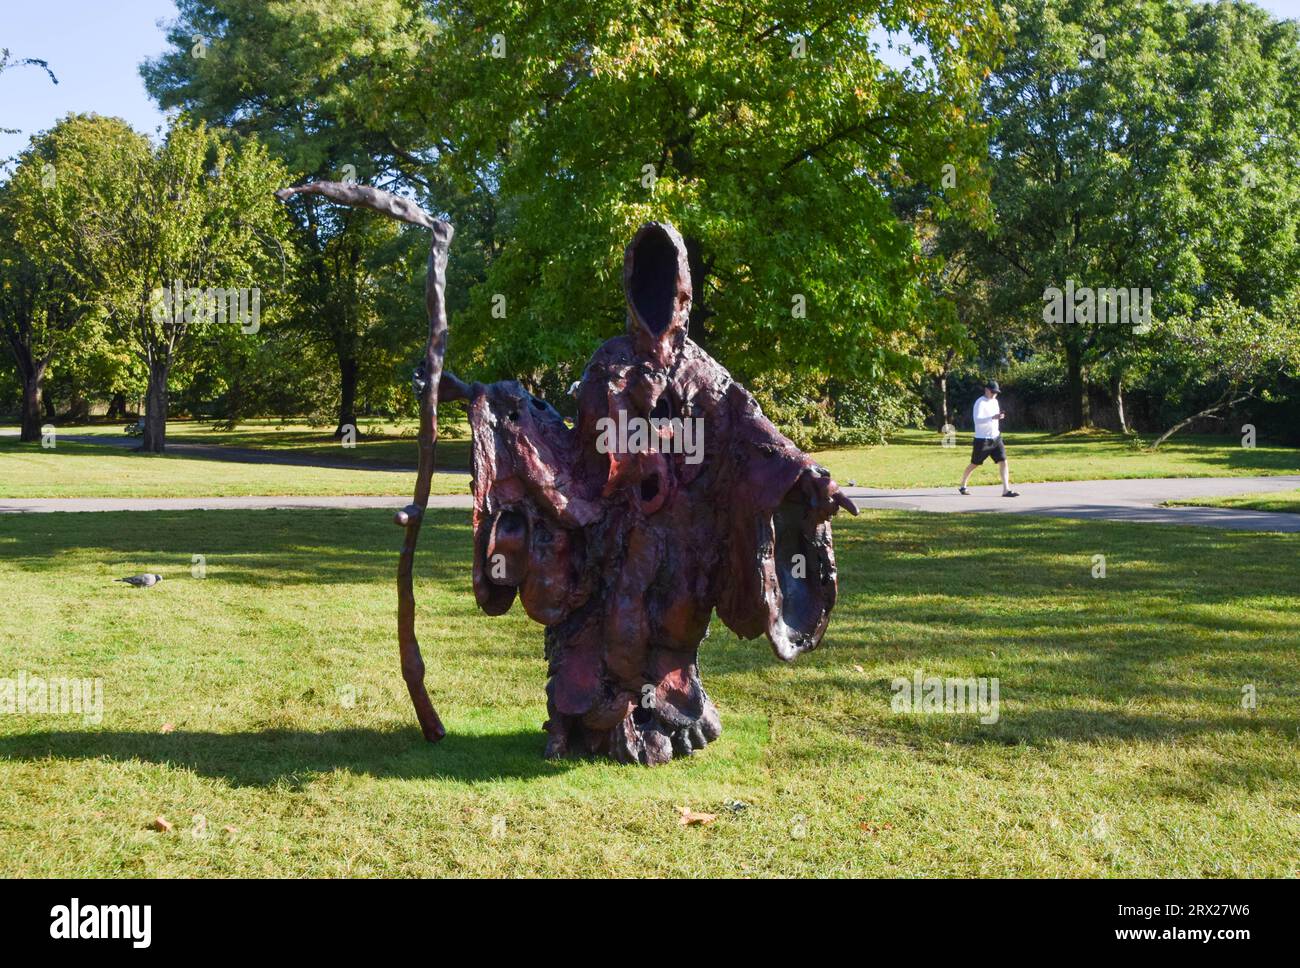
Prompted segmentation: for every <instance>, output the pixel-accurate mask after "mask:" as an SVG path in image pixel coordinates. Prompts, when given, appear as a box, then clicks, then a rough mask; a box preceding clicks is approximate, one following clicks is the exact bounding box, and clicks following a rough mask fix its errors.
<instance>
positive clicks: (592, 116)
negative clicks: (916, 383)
mask: <svg viewBox="0 0 1300 968" xmlns="http://www.w3.org/2000/svg"><path fill="white" fill-rule="evenodd" d="M994 8H995V5H994V4H993V3H991V2H985V0H958V2H940V0H935V2H929V0H921V2H916V3H909V4H906V5H899V4H893V3H884V2H866V3H850V4H848V5H845V4H844V3H842V2H830V0H815V2H811V3H805V4H798V5H792V4H789V3H787V2H781V0H759V2H741V0H719V2H711V3H707V4H679V3H667V2H654V3H649V4H640V5H636V6H633V7H629V6H627V5H626V4H623V3H618V2H614V0H604V2H595V3H593V2H590V0H588V2H583V3H578V2H574V0H566V2H551V3H547V4H545V5H521V4H515V3H506V2H501V0H491V2H487V0H470V2H468V3H463V4H456V5H446V4H435V5H429V4H426V3H422V2H417V0H378V2H374V3H368V4H365V5H363V6H361V7H357V6H347V5H321V4H318V3H314V2H308V0H290V2H285V3H280V4H276V5H274V6H273V7H267V6H266V5H264V4H258V3H252V2H251V0H202V2H199V0H188V2H183V3H181V5H180V12H181V17H180V20H179V21H178V22H177V24H176V25H174V27H173V29H172V31H171V34H170V37H171V40H172V43H173V44H174V46H175V50H174V51H172V52H170V53H168V54H166V55H164V56H163V57H162V58H160V59H159V60H157V61H154V62H152V63H150V64H149V65H147V66H146V67H145V69H144V72H145V76H146V79H147V81H148V83H149V86H150V89H151V90H152V91H153V92H154V93H155V94H156V95H158V96H159V97H160V98H161V100H162V101H163V103H164V104H178V105H184V106H186V107H188V108H190V109H192V110H195V111H197V112H199V113H200V114H202V115H203V116H205V117H212V118H214V119H220V120H223V121H228V122H229V123H232V124H237V125H243V126H245V127H246V128H247V129H249V130H258V129H262V130H270V131H274V132H275V133H276V135H277V137H278V138H279V140H278V141H273V142H272V143H273V144H275V145H277V149H276V150H277V151H279V152H280V153H281V157H284V158H286V160H289V159H292V158H293V157H294V152H297V153H298V154H299V156H300V157H301V158H302V161H301V163H297V164H295V163H294V162H293V161H292V160H289V164H290V165H291V167H293V168H295V170H301V171H304V172H311V171H315V170H318V169H319V167H320V165H321V164H323V163H325V162H326V161H327V160H328V162H329V163H330V164H337V163H341V162H342V161H343V159H344V158H345V157H347V156H348V154H349V153H350V154H351V155H352V156H355V155H356V154H361V155H362V156H363V160H364V162H365V163H366V164H368V165H369V166H370V168H371V170H372V171H374V172H376V173H379V174H380V175H388V176H391V177H393V178H394V179H396V181H397V182H398V183H400V184H403V185H405V186H406V187H408V188H409V189H411V190H414V191H417V192H418V193H420V194H422V195H426V196H427V198H428V199H429V202H428V205H429V207H431V208H434V209H435V210H437V211H439V212H440V213H444V214H446V215H447V216H448V217H449V218H450V219H451V221H453V222H454V223H455V224H456V226H457V241H456V250H455V252H454V253H453V257H452V262H453V270H452V273H451V274H450V278H449V281H448V290H449V292H450V293H451V294H452V295H453V296H454V295H456V294H457V291H458V283H460V282H474V283H476V284H475V285H473V287H472V290H471V291H470V292H469V294H468V301H467V303H466V304H465V305H463V306H457V305H455V304H454V303H453V304H452V305H451V306H449V311H450V313H451V317H452V318H451V334H452V337H451V338H452V345H453V349H452V352H453V357H454V358H456V359H459V360H466V359H468V360H469V361H471V363H472V365H473V367H474V368H475V369H476V370H478V371H479V374H480V375H482V376H484V377H498V376H504V375H522V376H524V377H525V378H526V379H529V380H530V382H533V383H534V385H536V384H538V383H543V384H545V385H546V387H547V388H548V389H553V388H558V387H562V386H567V383H568V381H569V380H570V379H572V376H573V374H571V373H570V372H566V371H567V369H568V368H569V367H572V366H573V365H574V364H576V363H578V362H579V361H581V360H582V359H585V358H586V355H587V354H588V353H589V352H590V350H591V348H593V347H594V346H595V345H596V343H597V342H598V341H599V340H600V339H601V338H603V337H605V336H607V335H608V334H609V333H610V332H612V331H614V330H615V329H616V327H617V325H618V323H617V320H618V319H619V318H621V316H622V315H623V306H622V299H621V296H620V294H619V286H618V280H619V271H620V266H621V249H622V245H623V243H624V242H625V240H626V239H628V238H629V237H631V235H632V232H633V231H634V229H635V228H636V226H637V225H639V224H640V223H642V222H644V221H647V220H650V219H664V220H670V221H672V222H674V223H675V224H676V225H677V227H678V228H679V229H681V230H682V232H683V234H684V236H685V237H686V243H687V246H688V250H689V253H690V259H691V270H692V277H693V284H694V286H695V294H694V300H693V313H692V319H691V328H692V336H693V337H694V338H695V339H697V340H699V341H700V342H701V343H703V344H704V345H705V346H706V347H707V348H708V349H710V351H711V352H713V353H714V354H715V355H716V356H718V357H719V358H720V359H721V360H722V361H723V362H724V363H725V364H727V365H728V366H729V367H730V368H732V369H733V370H734V371H736V372H737V374H738V375H739V376H741V377H742V378H749V379H753V378H755V377H759V376H762V375H765V374H766V375H768V376H770V377H772V378H773V379H774V382H778V383H785V384H788V385H792V386H793V387H794V392H800V393H802V392H806V390H807V388H808V387H810V386H813V387H816V386H824V385H826V384H827V382H828V381H829V379H830V378H831V377H832V376H839V377H842V378H853V379H860V380H865V381H868V382H873V383H887V382H889V381H891V380H895V379H897V378H898V377H899V376H900V374H911V373H912V372H914V370H915V364H914V363H913V361H911V360H910V359H909V358H908V354H907V351H906V349H907V342H908V333H909V328H910V327H911V326H912V323H913V317H914V314H915V312H916V307H917V305H918V303H919V301H920V300H921V298H922V296H923V292H924V288H925V286H924V273H925V268H926V265H925V264H926V259H925V258H924V257H923V256H922V255H921V253H920V250H919V245H918V242H917V240H916V238H915V235H914V233H913V231H912V229H911V226H909V225H908V224H906V223H905V222H904V221H902V220H901V219H900V218H899V217H898V215H897V214H896V213H895V212H894V211H893V209H892V207H891V204H890V198H889V196H890V193H891V191H892V190H893V189H894V188H895V187H896V186H897V185H899V184H902V183H909V182H918V183H921V184H923V185H928V186H935V190H934V191H933V192H932V193H931V194H934V195H937V194H938V189H937V186H939V185H940V184H941V181H942V179H943V176H944V172H945V170H946V168H945V166H951V171H952V172H954V173H955V174H956V179H955V181H954V183H953V185H952V186H951V187H949V188H947V189H945V197H944V198H943V199H936V201H935V205H936V208H941V209H943V211H944V214H948V213H949V212H952V211H960V210H964V209H966V208H968V207H971V206H974V205H976V204H977V203H978V199H979V197H980V196H981V191H982V179H981V178H980V176H979V173H978V160H979V158H980V156H981V155H982V153H983V144H984V141H983V139H984V133H983V131H982V130H981V129H980V127H979V126H978V125H972V124H971V123H970V114H971V112H972V111H973V110H974V109H975V107H976V93H977V89H978V84H979V82H980V81H981V80H982V78H983V76H984V72H985V70H986V66H987V65H988V64H990V63H991V62H992V60H993V58H994V57H995V51H996V49H997V47H998V45H999V42H1000V40H1001V38H1002V32H1001V29H1000V26H999V21H998V18H997V15H996V13H995V10H994ZM882 25H883V26H885V27H887V28H889V29H891V30H893V31H896V32H898V33H900V34H908V33H910V34H911V35H913V36H914V37H915V38H916V40H917V42H918V43H919V44H920V45H923V46H925V47H927V48H928V49H929V51H930V55H931V56H930V59H929V60H925V59H923V58H921V57H919V56H918V57H917V58H916V59H915V62H914V64H913V65H912V66H910V67H908V68H907V69H905V70H900V69H896V68H893V67H890V66H888V65H887V64H886V63H885V62H884V61H883V60H882V59H881V57H880V52H879V50H878V48H877V45H876V44H875V43H874V42H873V41H872V39H871V33H872V30H873V29H874V28H876V27H877V26H882ZM196 34H200V35H202V36H204V37H205V38H206V39H207V40H208V43H207V46H206V56H205V57H204V58H193V57H189V56H188V51H189V49H190V47H191V46H192V45H193V37H194V36H195V35H196ZM308 35H310V36H312V37H313V38H317V41H316V43H314V44H313V45H310V46H309V45H304V44H303V43H302V42H301V38H302V37H303V36H308ZM254 92H256V93H254ZM357 164H358V166H360V164H361V163H359V162H358V163H357ZM389 187H391V186H389ZM462 260H464V263H465V264H468V265H469V266H471V267H472V271H471V273H470V274H469V276H468V278H462V279H458V278H457V277H456V270H457V264H458V263H461V262H462ZM457 365H458V366H459V365H461V364H457Z"/></svg>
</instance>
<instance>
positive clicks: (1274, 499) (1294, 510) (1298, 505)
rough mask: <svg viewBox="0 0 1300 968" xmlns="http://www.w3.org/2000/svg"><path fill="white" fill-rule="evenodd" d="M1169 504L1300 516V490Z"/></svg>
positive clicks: (1171, 502) (1209, 498)
mask: <svg viewBox="0 0 1300 968" xmlns="http://www.w3.org/2000/svg"><path fill="white" fill-rule="evenodd" d="M1167 503H1169V504H1177V505H1186V506H1189V507H1206V508H1239V509H1241V510H1243V511H1285V512H1289V513H1291V514H1300V490H1294V491H1275V492H1273V493H1272V494H1239V495H1236V496H1235V497H1198V498H1194V499H1188V500H1186V501H1169V502H1167Z"/></svg>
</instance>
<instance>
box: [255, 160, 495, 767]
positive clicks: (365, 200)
mask: <svg viewBox="0 0 1300 968" xmlns="http://www.w3.org/2000/svg"><path fill="white" fill-rule="evenodd" d="M300 194H310V195H322V196H324V197H325V198H328V199H330V200H331V201H335V202H339V203H341V204H343V205H351V206H353V207H359V208H371V209H374V210H375V211H377V212H383V213H384V214H385V215H388V216H391V217H393V218H396V219H400V220H401V221H403V222H409V223H411V224H412V225H422V226H424V227H425V228H427V229H432V231H433V241H432V242H431V243H430V246H429V265H428V269H427V271H426V273H425V277H424V303H425V307H426V308H427V310H428V313H429V341H428V343H427V344H426V345H425V349H424V361H423V363H422V364H421V365H420V368H419V369H418V370H417V371H416V376H415V383H414V387H415V393H416V397H417V398H418V399H419V401H420V434H419V443H420V464H419V470H418V471H417V473H416V476H415V496H414V497H413V499H412V501H411V503H410V504H408V505H407V506H406V507H404V508H403V509H402V510H400V511H398V512H397V514H395V515H394V516H393V520H394V521H395V522H396V523H397V524H399V525H401V526H402V527H404V528H405V529H406V540H405V541H404V542H403V544H402V555H401V557H400V558H399V559H398V563H397V645H398V650H399V652H400V654H401V658H402V678H403V679H405V680H406V689H407V691H408V692H409V693H410V694H411V703H412V705H414V706H415V715H416V718H417V719H419V721H420V730H421V732H423V733H424V738H425V739H426V740H428V741H429V742H430V743H436V742H437V741H438V740H440V739H442V738H443V737H444V736H446V735H447V730H446V729H445V728H444V727H443V725H442V720H441V719H439V718H438V712H437V710H435V709H434V708H433V703H432V702H431V701H430V699H429V693H428V692H427V691H426V690H425V688H424V659H423V658H422V657H421V656H420V643H419V642H418V641H417V640H416V638H415V592H414V590H413V588H412V581H411V574H412V570H413V568H414V562H415V544H416V542H417V541H418V540H419V538H420V524H421V523H422V522H423V520H424V512H425V510H426V508H427V507H428V505H429V488H430V486H431V484H432V482H433V456H434V447H435V445H436V444H437V442H438V401H439V399H442V400H464V399H467V398H468V396H469V391H468V388H467V387H466V386H465V384H464V383H462V382H461V381H460V380H458V379H456V377H455V376H454V375H452V374H451V373H444V372H443V370H442V362H443V358H444V356H445V355H446V353H447V306H446V301H445V299H444V293H445V290H446V284H447V250H448V248H449V247H450V245H451V237H452V235H453V233H454V231H455V230H454V229H453V228H452V226H451V223H450V222H445V221H443V220H442V219H436V218H434V217H433V216H432V215H430V214H429V213H428V212H426V211H424V209H422V208H420V207H419V206H418V205H416V204H415V203H414V202H412V201H410V200H408V199H405V198H399V197H398V196H396V195H391V194H389V193H388V192H385V191H380V190H379V189H377V188H370V187H368V186H366V185H357V184H354V183H349V182H334V181H321V182H313V183H312V184H310V185H296V186H294V187H293V188H282V189H280V190H279V191H278V192H276V193H275V196H276V198H278V199H280V200H281V201H286V200H288V199H289V198H290V197H292V196H294V195H300Z"/></svg>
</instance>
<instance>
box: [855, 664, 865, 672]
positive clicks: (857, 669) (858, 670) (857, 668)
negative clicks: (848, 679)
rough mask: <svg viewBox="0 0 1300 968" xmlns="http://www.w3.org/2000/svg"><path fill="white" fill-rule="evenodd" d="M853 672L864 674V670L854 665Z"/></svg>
mask: <svg viewBox="0 0 1300 968" xmlns="http://www.w3.org/2000/svg"><path fill="white" fill-rule="evenodd" d="M853 671H854V672H866V670H865V669H863V668H862V666H860V665H855V666H854V667H853Z"/></svg>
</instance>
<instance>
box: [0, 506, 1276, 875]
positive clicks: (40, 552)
mask: <svg viewBox="0 0 1300 968" xmlns="http://www.w3.org/2000/svg"><path fill="white" fill-rule="evenodd" d="M466 516H467V515H466V513H465V512H463V511H460V512H438V513H436V514H434V515H432V516H431V517H430V520H429V522H428V525H427V527H426V534H425V538H424V541H423V542H422V545H423V548H424V551H423V552H422V554H421V556H420V558H419V560H418V562H417V576H418V577H417V588H416V592H417V597H418V600H419V603H420V618H419V621H420V626H419V631H420V637H421V641H422V643H423V645H424V651H425V658H426V661H427V663H428V681H429V684H430V686H431V687H432V690H433V695H434V699H435V702H436V704H437V705H438V707H439V710H440V712H441V713H442V715H443V717H444V719H445V720H446V722H447V724H448V726H449V729H450V730H451V734H450V736H449V737H448V739H447V740H446V741H444V742H443V743H442V744H440V745H437V746H430V745H428V744H425V743H424V742H423V741H422V740H421V739H420V736H419V734H418V732H417V730H416V728H415V726H414V721H413V716H412V713H411V711H410V708H409V703H408V700H407V697H406V695H405V690H404V689H403V687H402V682H401V678H400V674H399V671H398V668H397V658H396V646H395V644H394V628H393V610H394V590H393V571H394V567H395V564H396V549H397V540H396V538H397V529H395V528H394V527H393V525H392V524H391V523H390V522H389V519H388V516H387V515H386V514H384V513H383V512H379V511H374V512H363V511H354V512H341V511H339V512H336V511H324V512H275V511H264V512H232V511H223V512H185V513H150V514H94V515H34V516H30V517H14V516H9V517H0V581H3V582H4V586H5V588H6V590H7V591H6V607H5V609H4V611H3V613H0V655H2V656H3V657H4V658H3V668H0V677H3V676H16V675H17V674H18V672H19V671H20V670H26V671H27V672H28V673H30V674H40V675H44V676H58V675H66V676H100V677H103V680H104V695H105V707H106V709H105V715H104V719H103V722H102V723H100V724H99V725H97V726H96V725H93V724H87V723H84V722H82V720H81V719H80V718H79V717H76V716H66V717H48V716H22V717H17V716H0V874H3V875H7V876H14V875H19V876H41V875H46V876H48V875H130V876H182V875H184V876H193V875H271V874H276V875H281V876H291V877H292V876H346V875H360V876H369V875H423V876H442V875H503V874H515V875H520V874H524V875H530V874H531V875H570V874H586V875H595V876H627V877H640V876H648V875H658V874H674V875H681V876H708V875H745V874H753V875H812V874H822V875H828V876H842V875H873V874H874V875H886V876H899V875H903V876H946V875H986V876H987V875H1025V876H1040V875H1054V876H1098V875H1100V876H1107V875H1125V876H1128V875H1132V876H1156V875H1185V876H1202V875H1205V876H1226V875H1252V876H1253V875H1259V876H1291V875H1295V874H1296V873H1297V871H1298V870H1300V757H1297V743H1298V741H1300V735H1298V731H1300V687H1298V685H1297V684H1298V683H1300V598H1298V597H1297V596H1298V595H1300V586H1298V585H1297V579H1296V575H1297V574H1298V573H1300V567H1298V566H1300V560H1298V554H1300V536H1295V535H1257V534H1250V535H1246V534H1238V533H1232V532H1219V531H1206V530H1199V529H1191V528H1173V527H1160V526H1140V525H1128V524H1112V523H1100V522H1082V521H1066V520H1038V519H1031V518H1022V517H1019V516H1017V517H1014V518H1010V519H1008V518H1003V517H998V518H996V519H995V518H986V517H982V516H964V515H963V516H932V515H924V516H922V515H907V514H903V513H884V512H877V513H872V512H867V513H864V515H863V516H862V517H861V518H858V519H853V520H839V519H837V521H836V525H835V529H836V550H837V557H838V562H839V567H840V576H841V594H840V601H839V605H838V607H837V611H836V614H835V617H834V619H833V621H832V624H831V629H830V633H829V635H828V637H827V640H826V643H825V645H824V647H823V648H822V649H821V650H819V651H817V652H815V653H812V654H811V655H808V656H805V657H803V658H802V659H800V660H799V662H797V663H795V664H793V665H789V666H787V665H782V664H781V663H779V662H777V661H776V660H775V659H774V658H773V657H772V656H771V654H770V651H769V650H768V648H767V646H766V644H765V642H763V641H752V642H742V641H739V640H737V639H736V638H735V637H734V636H732V635H731V634H730V633H728V632H727V631H726V630H725V629H724V628H723V627H722V626H720V625H718V624H716V623H715V626H714V628H713V634H712V636H711V637H710V638H709V639H708V640H707V641H706V642H705V643H704V645H703V647H702V665H703V671H704V679H705V683H706V685H707V686H708V688H709V690H710V693H711V695H713V697H714V698H715V700H716V701H717V703H718V705H719V708H720V709H721V710H722V716H723V724H724V732H723V736H722V738H721V740H720V741H719V742H718V743H715V744H713V745H711V746H709V747H708V748H707V749H705V750H704V751H702V752H701V753H699V754H698V755H697V756H695V757H693V758H691V759H690V760H688V761H685V762H674V763H672V764H670V765H668V766H666V767H662V768H659V769H655V770H649V769H645V768H636V767H617V766H614V765H612V764H608V763H604V762H566V763H558V764H557V763H547V762H545V761H543V760H542V759H541V751H542V745H543V734H542V732H541V730H540V724H541V722H542V720H543V719H544V718H545V702H544V696H543V692H542V685H543V682H544V679H545V663H544V661H543V659H542V630H541V629H540V627H538V626H536V625H534V624H533V623H531V622H529V621H528V620H527V619H526V618H525V617H524V616H523V614H522V612H521V611H520V610H519V608H518V607H516V609H515V610H514V611H512V612H511V613H510V614H508V615H507V616H504V617H501V618H497V619H489V618H487V617H485V616H483V615H482V614H481V613H479V611H478V610H477V608H476V607H475V605H474V601H473V597H472V595H471V594H470V591H469V553H470V532H469V529H468V527H467V524H466ZM195 554H202V555H204V556H205V560H206V565H207V573H206V574H207V577H206V578H204V579H202V580H200V579H196V578H193V577H191V574H190V569H191V563H192V557H193V555H195ZM1097 554H1104V555H1105V556H1106V577H1105V578H1104V579H1094V578H1093V577H1092V573H1093V569H1094V568H1095V559H1094V556H1095V555H1097ZM144 570H156V571H160V572H162V573H163V574H164V575H166V580H165V581H164V582H163V584H162V585H160V586H159V587H158V588H156V589H152V590H149V591H135V590H131V589H128V588H125V587H124V586H122V585H118V584H113V583H112V582H111V578H112V577H114V576H117V575H123V574H130V573H134V572H138V571H144ZM915 670H920V671H922V672H923V673H924V674H926V675H937V676H996V677H998V678H999V680H1000V693H1001V719H1000V721H999V722H998V723H997V724H995V725H990V726H981V725H979V724H978V722H977V721H976V720H975V719H974V718H972V717H969V716H962V715H907V714H896V713H893V712H892V711H891V709H890V698H891V691H890V682H891V680H892V679H893V678H894V677H896V676H903V677H910V676H912V674H913V672H914V671H915ZM1246 685H1249V686H1252V687H1253V689H1254V691H1255V695H1256V697H1257V708H1255V709H1253V710H1252V709H1245V708H1243V706H1242V698H1243V686H1246ZM168 727H171V728H170V730H168ZM165 730H166V731H165ZM737 801H739V803H740V804H743V805H744V806H743V807H740V806H737ZM682 806H689V807H691V808H692V809H694V810H697V811H705V812H709V813H714V814H717V819H716V820H715V821H714V822H712V823H711V824H708V825H706V826H703V827H690V828H686V827H682V826H681V825H680V824H679V822H678V816H679V814H678V809H679V808H680V807H682ZM159 815H162V816H165V817H166V818H167V819H168V820H169V821H171V822H172V823H174V824H175V827H176V829H175V831H174V832H173V833H170V834H162V833H158V832H156V831H154V830H152V829H149V828H150V824H151V823H152V821H153V820H154V818H155V817H156V816H159ZM200 816H201V817H202V818H204V820H205V821H206V836H201V837H196V836H192V832H193V831H195V830H196V829H197V825H198V823H199V822H198V820H196V818H197V817H200ZM225 828H231V829H232V831H233V832H231V831H227V830H226V829H225Z"/></svg>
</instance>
